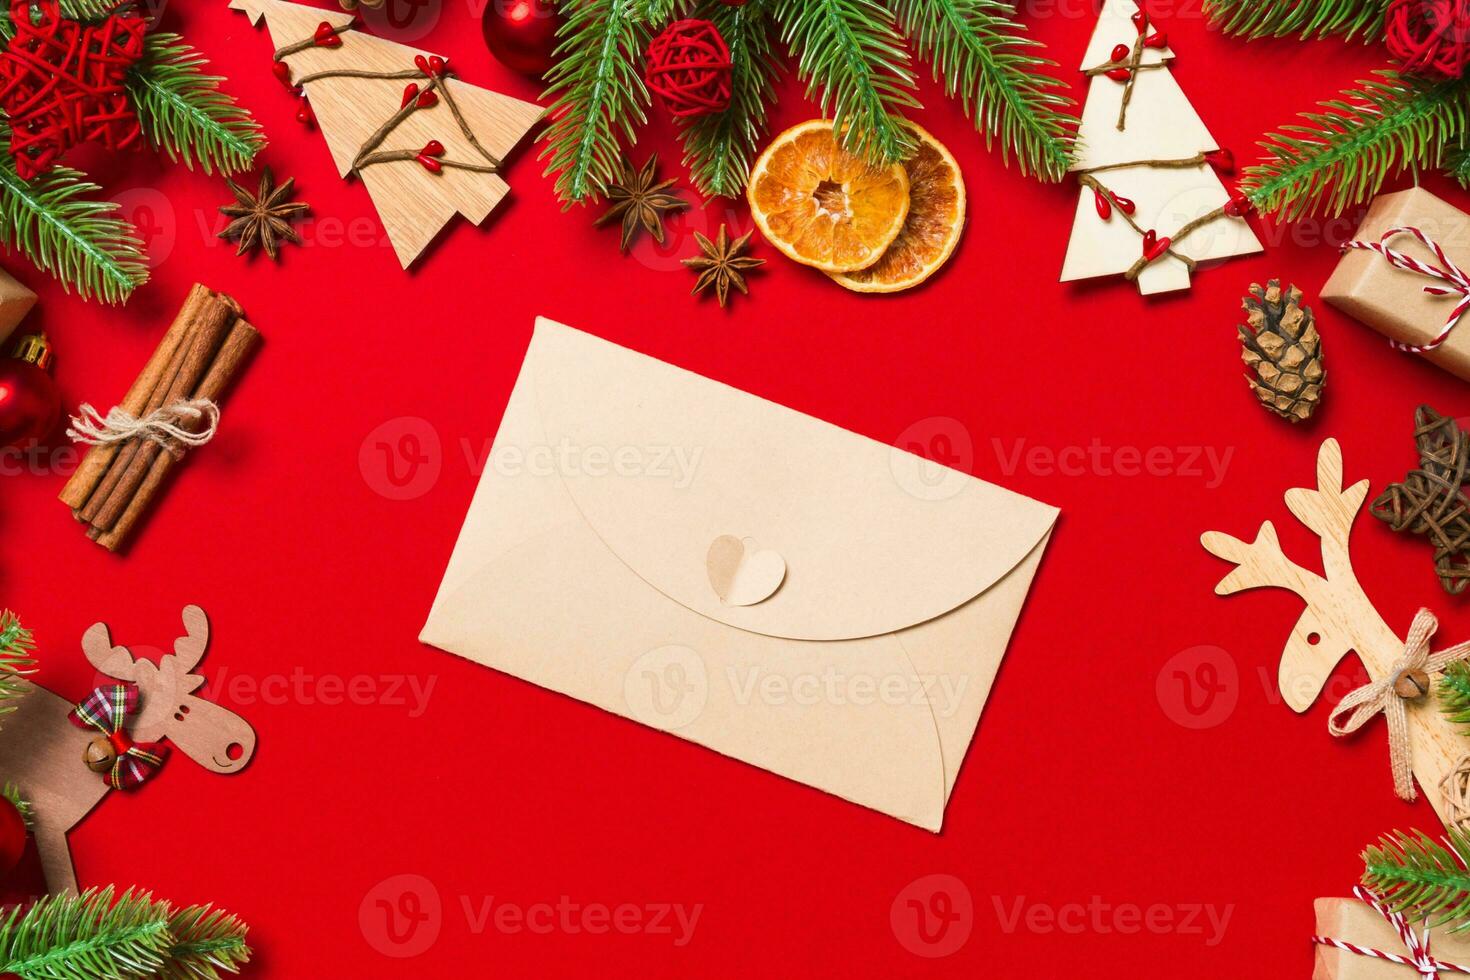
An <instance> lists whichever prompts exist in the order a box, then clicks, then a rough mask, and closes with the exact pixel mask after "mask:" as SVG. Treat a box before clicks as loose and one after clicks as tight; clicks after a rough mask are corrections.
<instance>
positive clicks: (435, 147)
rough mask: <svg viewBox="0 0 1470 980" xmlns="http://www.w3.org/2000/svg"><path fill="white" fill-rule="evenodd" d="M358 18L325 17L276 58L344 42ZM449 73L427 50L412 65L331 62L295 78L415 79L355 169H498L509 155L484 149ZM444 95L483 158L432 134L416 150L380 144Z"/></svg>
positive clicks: (364, 149)
mask: <svg viewBox="0 0 1470 980" xmlns="http://www.w3.org/2000/svg"><path fill="white" fill-rule="evenodd" d="M356 23H357V22H356V21H349V22H348V23H346V24H340V25H338V26H336V27H332V26H331V25H329V24H327V23H325V22H323V23H322V25H321V26H320V27H318V28H317V30H316V32H315V33H314V34H313V35H312V36H311V37H308V38H304V39H302V40H300V41H294V42H292V43H291V44H287V45H284V46H282V47H280V48H278V49H276V53H275V59H276V61H278V62H280V61H283V59H285V58H287V57H288V56H290V55H293V54H297V53H299V52H302V51H305V50H307V49H308V48H313V47H339V46H340V45H341V43H342V42H341V38H340V35H342V34H345V33H346V32H348V31H350V30H352V29H353V28H354V27H355V26H356ZM448 77H449V65H448V63H447V62H446V61H444V59H442V58H439V57H437V56H436V57H429V58H426V57H424V56H423V55H419V56H418V57H416V58H415V59H414V67H413V68H406V69H401V70H399V71H388V72H383V71H368V70H366V69H361V68H332V69H327V70H324V71H318V72H312V73H311V74H308V75H303V76H302V77H301V78H298V79H297V80H296V84H297V85H300V86H302V87H303V88H304V87H305V86H306V85H307V84H308V83H310V82H316V81H321V80H323V79H328V78H367V79H381V80H387V81H395V80H397V81H410V82H411V83H412V84H411V85H410V86H409V89H408V90H407V91H406V92H405V93H404V98H403V105H402V106H401V107H400V108H399V109H398V111H397V112H395V113H393V115H392V116H390V117H389V118H388V120H387V121H386V122H384V123H383V125H382V126H379V127H378V129H377V130H376V131H375V132H374V133H373V134H372V135H371V136H369V137H368V138H367V139H366V140H365V141H364V142H363V144H362V146H361V147H360V148H359V149H358V151H357V155H356V156H355V157H354V158H353V160H352V173H359V172H360V171H361V170H362V169H363V168H365V167H370V166H372V165H374V164H377V163H392V162H396V161H404V160H415V161H417V162H418V163H419V164H421V165H422V166H423V167H424V169H426V170H428V171H429V172H430V173H438V172H439V171H440V170H441V169H443V168H445V167H449V168H451V169H456V170H469V171H473V172H474V173H482V174H496V173H499V172H500V168H501V166H502V164H503V162H504V161H502V160H501V159H500V158H499V157H497V156H496V155H495V154H493V153H491V152H490V151H489V150H487V149H485V147H484V146H483V145H482V144H481V143H480V140H479V138H478V137H477V136H476V135H475V132H474V130H473V129H471V128H470V124H469V122H468V121H467V120H466V119H465V117H464V113H463V112H462V111H461V110H460V107H459V103H458V102H457V101H456V100H455V98H454V93H453V92H451V91H450V88H449V86H448V85H447V84H445V81H446V79H448ZM419 82H422V83H423V88H422V89H420V88H419V87H418V83H419ZM441 98H442V99H443V100H444V104H445V105H446V106H448V108H449V111H450V113H451V114H452V115H453V116H454V121H455V124H456V125H457V126H458V127H459V132H460V135H461V136H463V137H464V138H465V141H466V142H468V143H469V144H470V146H471V147H473V148H474V150H475V152H476V153H478V154H479V155H480V156H481V157H482V158H483V160H484V162H483V163H478V162H474V161H469V160H454V159H447V158H445V156H444V147H443V144H441V143H440V142H439V141H438V140H430V141H429V142H428V143H427V144H425V145H424V146H423V147H422V148H420V149H416V150H414V149H405V150H378V147H379V146H382V145H383V142H384V141H385V140H387V139H388V137H389V136H391V135H392V134H393V131H394V130H396V129H397V128H398V127H399V126H400V125H401V124H402V123H403V121H404V120H405V119H407V118H408V117H409V116H411V115H413V114H414V113H415V112H417V111H418V110H419V109H428V108H432V107H433V106H435V105H437V104H438V102H439V100H440V99H441Z"/></svg>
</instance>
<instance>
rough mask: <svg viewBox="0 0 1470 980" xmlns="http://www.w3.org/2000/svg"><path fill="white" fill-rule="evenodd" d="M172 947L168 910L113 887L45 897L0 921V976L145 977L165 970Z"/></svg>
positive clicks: (36, 979) (48, 979)
mask: <svg viewBox="0 0 1470 980" xmlns="http://www.w3.org/2000/svg"><path fill="white" fill-rule="evenodd" d="M172 942H173V939H172V937H171V936H170V934H169V931H168V906H167V905H166V904H165V903H163V902H155V901H154V900H153V897H152V896H151V895H149V894H148V893H147V892H134V891H133V890H132V889H128V890H127V891H125V892H123V893H122V894H121V895H120V896H118V898H117V901H116V902H115V903H114V902H113V892H112V886H111V885H109V886H108V887H106V888H103V889H101V890H100V891H99V890H97V889H88V890H87V891H85V892H83V893H82V894H81V895H48V896H45V897H42V898H41V899H40V900H38V901H37V902H36V903H35V904H34V905H32V906H30V907H29V908H26V909H24V910H22V909H21V908H20V907H19V906H17V907H13V908H12V909H10V911H9V912H8V913H7V914H6V915H5V916H4V918H3V919H0V973H8V974H14V975H16V976H18V977H20V978H22V980H43V978H44V980H95V978H97V977H114V978H124V980H125V978H132V977H148V976H152V975H154V974H155V973H157V972H158V971H159V970H160V969H162V968H163V966H164V964H165V962H166V959H165V957H166V954H167V951H168V948H169V946H170V944H171V943H172Z"/></svg>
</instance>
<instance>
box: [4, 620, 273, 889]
mask: <svg viewBox="0 0 1470 980" xmlns="http://www.w3.org/2000/svg"><path fill="white" fill-rule="evenodd" d="M208 642H209V620H208V619H207V618H206V617H205V615H204V610H202V609H200V608H199V607H198V606H185V607H184V635H183V636H181V637H179V639H178V640H177V641H176V642H175V643H174V652H173V654H171V655H165V656H163V657H160V658H159V661H158V663H153V662H152V661H149V660H139V659H136V658H135V657H134V656H133V655H132V654H131V653H130V652H129V651H128V649H127V648H126V647H121V646H114V645H113V643H112V640H111V638H110V637H109V636H108V632H107V627H106V626H105V625H103V624H102V623H98V624H96V625H95V626H93V627H91V628H90V629H88V630H87V631H86V633H85V634H83V636H82V649H83V651H84V652H85V653H86V655H87V660H88V661H89V662H90V663H91V664H92V665H93V666H94V667H96V668H97V670H98V671H100V672H101V673H103V674H105V675H107V676H109V677H114V678H117V679H118V680H121V681H126V682H128V683H131V684H135V685H137V687H138V691H139V699H138V704H137V706H136V707H137V710H136V712H134V713H132V714H129V715H128V717H127V718H126V719H125V724H124V726H123V727H124V728H125V730H126V732H127V735H128V737H129V739H130V740H131V741H132V742H135V743H137V744H139V745H142V744H145V743H153V742H160V741H162V742H165V744H167V743H172V744H173V746H174V747H175V748H177V749H178V750H179V752H181V753H182V754H184V755H187V756H189V757H190V758H192V759H193V760H194V761H196V762H198V763H199V764H200V765H202V766H204V767H205V768H206V769H210V770H212V771H214V772H219V773H232V772H238V771H239V770H240V769H242V768H244V766H245V764H246V763H247V762H249V761H250V757H251V756H252V755H253V754H254V752H255V732H254V731H252V730H251V728H250V726H249V725H248V724H247V723H246V722H245V721H244V720H243V719H242V718H240V717H239V716H238V715H235V714H234V713H232V712H230V711H226V710H225V709H224V708H222V707H220V706H219V705H217V704H214V703H213V702H210V701H205V700H204V699H202V698H199V697H196V696H195V695H194V692H195V691H197V690H198V689H199V687H200V685H202V684H203V683H204V678H202V677H201V676H200V675H198V674H196V673H194V670H195V668H196V667H197V666H198V664H199V660H200V658H202V657H203V656H204V650H205V647H206V646H207V644H208ZM21 685H22V687H23V688H24V689H25V693H24V694H23V695H22V696H21V697H19V698H17V699H16V700H15V707H14V710H13V711H12V713H10V714H8V715H6V716H5V718H4V722H3V724H0V782H9V783H14V784H15V786H16V788H17V789H18V790H19V792H20V795H21V796H22V798H24V799H26V800H28V801H30V803H31V804H32V806H33V807H34V811H35V824H34V832H35V839H36V850H37V852H38V853H39V855H40V859H41V867H42V869H43V871H44V873H45V875H46V884H47V887H48V888H49V889H50V890H51V891H53V892H66V891H76V890H77V881H76V874H75V872H74V871H73V869H72V862H71V852H70V850H69V848H68V847H67V842H66V834H67V831H69V830H70V829H71V828H72V827H73V826H75V825H76V824H77V822H78V821H80V820H81V819H82V818H83V817H85V816H86V815H87V814H88V813H89V812H90V811H91V810H92V808H93V807H94V806H96V805H97V804H98V803H99V802H101V801H102V798H103V797H104V796H106V795H107V793H108V789H109V780H108V778H106V777H107V774H106V773H103V772H99V771H93V770H92V769H90V768H88V764H87V762H86V761H85V760H86V758H87V756H88V752H89V751H90V750H91V749H92V747H93V746H94V745H95V743H96V741H97V738H98V730H97V729H96V728H94V727H91V726H90V725H87V724H81V725H79V724H77V723H76V715H77V713H78V712H77V703H76V702H75V701H73V700H72V699H70V698H63V697H61V696H60V695H58V694H53V693H52V692H50V691H48V690H46V688H44V687H41V686H40V685H39V684H32V683H29V682H27V681H22V682H21ZM86 693H90V692H86ZM88 700H89V702H90V700H91V699H90V698H89V699H88ZM178 764H179V763H177V762H169V763H167V764H166V765H165V766H164V768H163V769H162V770H160V771H161V772H167V770H168V768H169V767H171V766H174V765H178ZM138 791H139V792H145V793H146V792H147V791H148V790H147V788H146V786H145V787H141V788H140V789H139V790H138Z"/></svg>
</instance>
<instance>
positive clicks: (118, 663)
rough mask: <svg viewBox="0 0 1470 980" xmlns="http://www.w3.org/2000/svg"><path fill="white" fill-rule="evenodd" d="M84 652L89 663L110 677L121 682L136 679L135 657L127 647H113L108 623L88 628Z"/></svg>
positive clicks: (83, 641)
mask: <svg viewBox="0 0 1470 980" xmlns="http://www.w3.org/2000/svg"><path fill="white" fill-rule="evenodd" d="M82 652H83V653H85V654H86V655H87V662H88V663H90V664H91V665H92V666H93V667H96V668H97V670H99V671H100V672H102V673H104V674H106V675H107V676H108V677H116V678H117V679H118V680H120V681H131V680H134V679H135V676H134V675H135V674H136V672H137V664H136V662H134V660H133V655H132V654H131V653H130V652H128V648H127V647H123V646H113V645H112V634H111V633H109V632H108V631H107V624H106V623H93V624H92V625H91V626H89V627H87V631H86V632H85V633H83V634H82Z"/></svg>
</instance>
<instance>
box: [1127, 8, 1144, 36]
mask: <svg viewBox="0 0 1470 980" xmlns="http://www.w3.org/2000/svg"><path fill="white" fill-rule="evenodd" d="M1128 19H1129V20H1131V21H1133V26H1134V27H1136V28H1138V33H1140V34H1142V33H1143V32H1144V31H1146V30H1148V14H1146V13H1144V12H1143V11H1142V10H1139V11H1135V12H1134V14H1133V16H1132V17H1130V18H1128Z"/></svg>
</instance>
